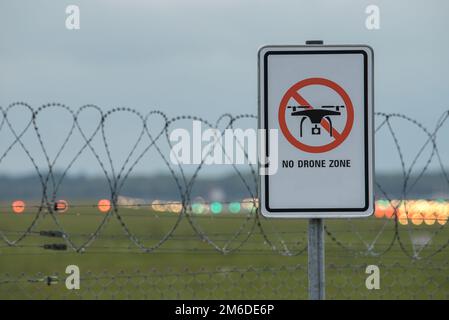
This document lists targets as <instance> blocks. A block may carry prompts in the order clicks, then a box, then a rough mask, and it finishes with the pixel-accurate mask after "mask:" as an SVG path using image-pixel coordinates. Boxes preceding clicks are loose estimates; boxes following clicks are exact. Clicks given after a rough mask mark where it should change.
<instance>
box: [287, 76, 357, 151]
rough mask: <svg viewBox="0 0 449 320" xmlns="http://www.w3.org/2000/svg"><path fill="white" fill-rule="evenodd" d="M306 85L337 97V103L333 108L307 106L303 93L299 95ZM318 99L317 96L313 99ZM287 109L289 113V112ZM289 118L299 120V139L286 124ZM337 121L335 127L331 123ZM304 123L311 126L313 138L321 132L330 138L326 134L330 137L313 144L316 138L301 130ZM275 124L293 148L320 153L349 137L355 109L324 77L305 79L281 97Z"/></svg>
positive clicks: (341, 92)
mask: <svg viewBox="0 0 449 320" xmlns="http://www.w3.org/2000/svg"><path fill="white" fill-rule="evenodd" d="M309 86H313V87H316V88H318V89H319V90H324V91H321V92H329V91H331V92H333V93H334V94H337V95H338V96H339V99H338V100H339V102H337V101H336V103H335V105H320V106H315V105H313V104H310V103H309V102H308V101H307V100H306V99H305V98H304V96H303V94H304V93H303V92H301V91H302V90H303V89H304V88H307V87H309ZM331 94H332V93H331ZM318 98H319V97H318V96H317V97H316V98H315V100H317V99H318ZM293 101H295V102H293ZM342 108H344V109H345V112H342V111H341V109H342ZM287 110H291V112H290V111H287ZM289 117H298V120H299V136H298V135H297V134H293V133H292V131H290V128H289V126H288V124H287V118H289ZM336 118H337V119H338V120H340V119H341V121H338V122H337V123H338V124H340V125H339V126H338V128H336V126H335V124H334V122H335V120H336ZM306 120H308V122H310V123H311V125H312V136H317V135H321V133H322V131H327V132H328V133H329V136H327V134H326V137H330V138H326V139H320V140H323V141H321V143H319V144H316V143H314V142H315V141H314V140H315V139H311V137H310V136H308V135H305V134H304V128H303V127H304V125H305V123H306ZM278 121H279V127H280V129H281V131H282V133H283V135H284V137H285V138H286V139H287V141H288V142H289V143H290V144H291V145H292V146H294V147H295V148H298V149H300V150H302V151H305V152H310V153H323V152H327V151H330V150H332V149H334V148H336V147H338V146H339V145H340V144H342V143H343V142H344V141H345V139H346V138H347V137H348V136H349V133H350V132H351V129H352V124H353V122H354V106H353V104H352V101H351V99H350V97H349V95H348V94H347V93H346V91H345V90H344V89H343V88H342V87H341V86H340V85H339V84H337V83H336V82H333V81H331V80H329V79H325V78H307V79H303V80H301V81H299V82H297V83H295V84H293V85H292V86H291V87H290V88H288V89H287V91H286V92H285V94H284V95H283V96H282V99H281V101H280V103H279V111H278ZM340 122H341V123H340ZM295 131H296V130H295ZM324 140H327V142H324ZM329 140H330V141H329Z"/></svg>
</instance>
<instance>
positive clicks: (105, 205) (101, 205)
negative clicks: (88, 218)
mask: <svg viewBox="0 0 449 320" xmlns="http://www.w3.org/2000/svg"><path fill="white" fill-rule="evenodd" d="M98 210H100V212H103V213H106V212H108V211H109V210H111V201H109V200H108V199H101V200H100V201H98Z"/></svg>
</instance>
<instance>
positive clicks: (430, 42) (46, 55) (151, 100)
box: [0, 0, 449, 172]
mask: <svg viewBox="0 0 449 320" xmlns="http://www.w3.org/2000/svg"><path fill="white" fill-rule="evenodd" d="M69 4H76V5H78V6H79V8H80V11H81V29H80V30H76V31H73V30H72V31H69V30H67V29H66V28H65V18H66V14H65V8H66V6H67V5H69ZM370 4H376V5H378V6H379V8H380V30H368V29H367V28H366V27H365V19H366V17H367V15H366V14H365V9H366V7H367V6H368V5H370ZM448 18H449V2H448V1H444V0H440V1H437V0H431V1H409V0H407V1H405V0H404V1H399V0H396V1H360V0H353V1H298V0H293V1H286V0H282V1H279V0H277V1H264V0H257V1H254V0H252V1H245V0H226V1H218V0H217V1H206V0H201V1H198V0H193V1H192V0H191V1H185V0H176V1H175V0H157V1H156V0H148V1H137V0H121V1H119V0H104V1H93V0H86V1H61V0H53V1H43V0H30V1H18V0H9V1H8V0H2V1H1V2H0V105H1V106H3V107H5V106H7V105H8V104H10V103H11V102H14V101H26V102H28V103H30V104H31V105H33V106H35V107H37V106H39V105H41V104H43V103H47V102H52V101H57V102H63V103H66V104H68V105H70V106H72V107H78V106H80V105H83V104H87V103H93V104H97V105H99V106H101V107H102V108H105V109H108V108H112V107H118V106H127V107H132V108H136V109H138V110H140V111H142V112H143V113H146V112H147V111H148V110H150V109H161V110H163V111H165V112H166V113H167V114H168V115H169V116H175V115H178V114H195V115H199V116H202V117H205V118H207V119H210V120H214V119H216V118H217V117H218V116H219V115H221V114H223V113H225V112H229V113H233V114H238V113H253V114H256V112H257V99H256V97H257V81H256V79H257V67H256V62H257V49H258V48H259V47H260V46H262V45H264V44H303V43H304V41H305V40H307V39H323V40H324V41H325V42H326V43H328V44H346V43H348V44H359V43H360V44H368V45H370V46H372V47H373V48H374V51H375V88H376V89H375V100H376V103H375V107H376V111H383V112H399V113H404V114H406V115H408V116H410V117H413V118H416V119H419V120H420V121H422V122H423V123H424V124H425V125H426V126H429V127H433V126H434V125H435V123H436V121H437V120H438V118H439V116H440V115H441V114H442V113H443V112H444V111H445V110H448V109H449V81H448V80H447V75H448V74H449V42H448V41H447V37H448V36H447V32H448V30H449V19H448ZM56 122H57V123H56ZM59 122H60V121H57V120H55V119H52V118H51V116H49V117H47V119H46V120H44V122H43V123H45V124H46V125H48V126H55V128H56V129H55V130H56V131H55V132H58V130H59V129H60V126H63V124H61V123H59ZM58 126H59V127H58ZM132 126H133V124H132V123H128V122H125V121H124V122H123V123H122V124H121V125H120V126H119V127H115V130H111V132H110V134H111V136H110V139H111V140H115V139H117V140H119V139H120V136H122V135H123V132H125V131H127V130H128V129H130V128H131V127H132ZM447 127H449V125H448V126H447ZM398 129H401V130H403V131H404V134H403V140H402V141H401V143H402V144H403V146H404V149H406V150H412V149H413V152H416V151H417V150H418V148H417V143H416V141H417V139H419V137H417V136H415V133H413V132H415V131H413V130H411V127H410V128H409V127H407V126H404V127H403V129H402V127H401V124H398ZM409 129H410V130H409ZM407 130H409V131H407ZM416 132H417V131H416ZM0 134H2V133H1V132H0ZM448 134H449V130H446V136H447V135H448ZM1 137H2V136H0V138H1ZM52 139H57V137H52V136H49V137H48V138H47V140H49V141H48V142H49V144H52V141H53V140H52ZM382 142H383V141H382V140H379V139H378V141H377V150H376V151H377V157H378V164H377V166H378V167H379V168H380V169H395V168H397V167H398V165H397V163H398V162H397V157H395V158H394V164H393V160H391V159H390V157H393V156H391V152H393V149H392V145H391V143H390V144H389V147H386V146H382V144H383V143H382ZM440 143H441V145H442V148H443V149H446V150H448V149H449V146H448V143H447V141H443V140H441V139H440ZM444 143H446V145H444ZM385 144H387V143H385ZM0 148H4V145H3V146H2V147H0ZM3 150H4V149H1V150H0V153H3ZM448 151H449V150H448ZM413 152H411V154H412V153H413ZM443 154H444V155H445V157H446V159H449V152H447V151H446V152H444V153H443ZM446 162H447V161H446ZM26 166H28V168H29V166H30V164H29V161H28V162H27V161H25V160H23V159H21V158H20V155H19V153H17V154H12V155H11V156H9V157H8V159H6V160H5V161H4V162H3V163H2V164H0V172H13V171H26V169H24V167H26ZM78 170H81V171H83V170H85V171H89V170H90V169H89V162H88V161H86V162H85V163H84V164H80V167H79V168H78ZM152 170H153V171H154V170H159V167H158V165H155V166H154V168H152Z"/></svg>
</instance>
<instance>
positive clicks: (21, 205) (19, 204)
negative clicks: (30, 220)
mask: <svg viewBox="0 0 449 320" xmlns="http://www.w3.org/2000/svg"><path fill="white" fill-rule="evenodd" d="M11 207H12V211H13V212H14V213H15V214H21V213H23V212H24V211H25V202H24V201H22V200H16V201H13V203H12V205H11Z"/></svg>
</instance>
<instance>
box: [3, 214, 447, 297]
mask: <svg viewBox="0 0 449 320" xmlns="http://www.w3.org/2000/svg"><path fill="white" fill-rule="evenodd" d="M3 207H6V206H3ZM29 211H31V209H29V210H28V209H27V211H26V212H25V213H23V214H20V215H18V214H13V213H12V212H10V210H8V209H6V210H3V212H1V214H0V231H2V232H3V235H4V236H5V237H7V238H8V239H10V240H11V241H13V240H14V239H17V238H19V237H20V235H21V233H23V232H24V231H25V230H26V229H27V227H28V226H29V225H30V224H31V223H32V221H33V219H34V218H35V213H31V212H29ZM119 213H120V216H121V218H122V222H123V223H125V224H126V226H127V228H129V231H130V232H131V234H132V236H133V237H135V238H137V239H139V241H140V242H141V244H142V245H143V246H145V247H147V248H152V247H154V246H156V245H159V244H160V241H161V239H163V238H164V237H166V236H168V233H169V232H170V230H171V229H172V228H173V226H175V225H176V224H178V225H177V228H176V229H175V231H174V232H173V233H172V234H171V235H170V236H169V237H168V239H167V240H166V241H165V242H163V243H162V244H160V245H159V246H158V247H157V248H155V249H154V250H152V251H151V252H144V251H143V250H142V249H139V248H138V247H137V246H136V245H135V244H134V242H133V241H131V240H130V239H129V237H128V235H127V234H126V233H125V231H124V229H123V227H122V225H121V223H120V221H119V220H118V219H117V217H116V216H115V215H114V214H112V215H111V216H110V217H109V218H108V220H107V223H106V224H105V225H104V228H103V229H102V230H101V232H100V233H99V235H98V237H97V238H95V240H94V241H92V243H90V245H89V246H88V247H87V248H86V249H85V250H84V251H83V252H81V253H77V252H74V251H73V250H71V249H70V248H69V249H68V250H66V251H55V250H47V249H44V248H43V247H42V246H43V245H45V244H54V243H65V241H64V239H62V238H51V237H46V236H42V235H39V231H50V230H60V227H62V228H64V231H65V233H66V234H67V235H69V240H70V241H71V242H73V244H74V245H75V246H77V247H78V246H80V245H81V244H82V243H85V242H86V241H88V240H89V238H90V237H91V235H92V233H93V232H95V229H96V228H97V227H98V226H99V225H100V224H101V223H102V220H103V219H104V218H105V215H104V214H102V213H100V212H98V210H97V209H96V208H93V207H78V208H71V209H69V211H67V212H66V213H60V214H57V219H58V222H55V221H54V220H53V218H52V217H51V216H50V215H48V214H47V215H43V216H42V217H41V218H40V219H39V220H38V221H37V223H36V225H35V227H34V229H33V232H32V233H30V234H29V235H28V236H27V237H25V238H24V239H23V240H22V241H21V242H20V243H19V244H18V245H17V246H16V247H10V246H7V245H6V243H5V242H2V244H1V247H0V299H13V298H24V299H29V298H32V299H42V298H54V299H61V298H67V299H72V298H83V299H90V298H100V299H109V298H117V299H119V298H135V299H142V298H148V299H160V298H174V299H176V298H199V299H200V298H230V299H233V298H244V299H264V298H278V299H306V298H307V251H304V250H305V248H306V245H307V221H304V220H267V219H265V218H261V219H260V226H259V225H258V223H259V221H258V220H257V219H255V216H254V215H250V214H248V215H246V214H233V213H226V212H225V213H221V214H217V215H214V214H207V215H195V216H192V217H191V221H190V222H189V220H188V219H187V218H186V217H182V218H181V219H180V220H179V216H178V215H177V214H174V213H155V212H154V211H151V210H149V209H148V208H139V209H124V208H121V209H120V211H119ZM58 223H59V224H60V226H58V225H57V224H58ZM192 224H193V226H192ZM326 227H327V230H328V231H329V232H330V233H331V236H326V295H327V298H329V299H346V298H351V299H359V298H360V299H407V298H424V299H430V298H437V299H447V298H448V297H449V278H448V270H449V267H448V262H449V251H448V250H449V248H446V249H444V248H443V249H442V250H441V252H438V253H437V254H435V252H436V251H437V250H438V249H440V248H442V247H443V246H444V245H445V244H446V243H447V241H448V239H449V231H448V227H447V226H440V225H438V224H435V225H432V226H427V225H424V224H422V225H420V226H412V225H411V224H410V225H408V226H402V225H400V226H399V227H398V236H399V238H400V239H401V242H398V240H397V238H396V240H395V242H394V243H393V244H391V243H392V241H393V239H395V223H394V221H393V220H385V219H377V218H374V217H371V218H368V219H357V220H328V221H326ZM194 229H196V231H195V230H194ZM261 230H263V232H262V231H261ZM199 234H204V235H206V236H207V237H208V239H209V240H210V241H208V240H207V239H205V238H204V237H201V236H200V235H199ZM211 242H213V243H211ZM370 245H372V249H371V250H369V249H368V248H369V247H370ZM217 248H219V249H221V250H223V248H225V251H226V253H223V252H222V251H220V250H218V249H217ZM387 248H389V250H388V251H387V252H386V253H383V252H384V251H385V250H386V249H387ZM404 251H405V252H404ZM413 255H416V256H417V257H418V258H419V259H412V258H411V257H410V256H413ZM428 256H431V257H429V258H427V257H428ZM71 264H75V265H77V266H79V267H80V270H81V289H80V290H75V291H69V290H67V289H66V287H65V284H64V279H65V277H66V274H65V268H66V266H67V265H71ZM370 264H375V265H378V266H379V267H380V271H381V289H380V290H368V289H367V288H366V287H365V279H366V277H367V276H368V275H367V274H366V273H365V268H366V266H367V265H370ZM48 276H57V278H56V277H55V278H53V280H52V281H50V284H48V283H47V282H48V278H47V277H48Z"/></svg>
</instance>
